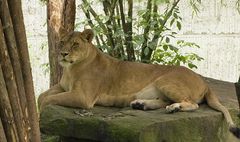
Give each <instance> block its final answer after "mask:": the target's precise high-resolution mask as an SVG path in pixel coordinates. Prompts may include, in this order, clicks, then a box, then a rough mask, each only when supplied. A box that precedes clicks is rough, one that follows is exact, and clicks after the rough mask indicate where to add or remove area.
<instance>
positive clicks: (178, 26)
mask: <svg viewBox="0 0 240 142" xmlns="http://www.w3.org/2000/svg"><path fill="white" fill-rule="evenodd" d="M177 28H178V30H179V31H180V30H181V29H182V25H181V23H180V22H179V21H177Z"/></svg>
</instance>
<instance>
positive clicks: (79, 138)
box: [40, 79, 240, 142]
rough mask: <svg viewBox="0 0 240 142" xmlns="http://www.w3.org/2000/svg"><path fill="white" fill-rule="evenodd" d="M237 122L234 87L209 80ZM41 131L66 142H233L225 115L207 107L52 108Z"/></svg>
mask: <svg viewBox="0 0 240 142" xmlns="http://www.w3.org/2000/svg"><path fill="white" fill-rule="evenodd" d="M207 82H209V84H210V86H211V87H212V88H213V89H214V91H215V92H216V93H217V94H218V96H219V98H220V100H221V102H222V103H223V104H224V105H225V106H226V107H227V108H228V109H229V110H230V112H231V114H232V116H233V118H234V121H235V122H240V121H239V118H238V117H237V113H238V102H237V98H236V95H235V92H234V89H235V88H234V84H232V83H226V82H222V81H216V80H211V79H210V80H209V79H207ZM40 128H41V132H42V133H45V134H47V135H57V136H60V137H61V139H62V141H63V142H234V141H237V140H236V139H235V138H234V137H233V136H232V134H230V133H229V131H228V127H227V124H226V121H225V119H224V117H223V115H222V113H220V112H217V111H215V110H212V109H211V108H209V107H208V106H207V105H205V104H203V105H200V108H199V109H198V110H197V111H194V112H177V113H174V114H166V113H165V110H164V109H159V110H153V111H141V110H132V109H131V108H122V109H120V108H111V107H99V106H97V107H94V109H92V110H82V109H78V108H67V107H62V106H56V105H55V106H54V105H50V106H48V107H46V109H44V111H43V112H42V113H41V118H40Z"/></svg>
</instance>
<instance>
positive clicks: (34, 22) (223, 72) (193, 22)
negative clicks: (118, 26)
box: [22, 0, 240, 95]
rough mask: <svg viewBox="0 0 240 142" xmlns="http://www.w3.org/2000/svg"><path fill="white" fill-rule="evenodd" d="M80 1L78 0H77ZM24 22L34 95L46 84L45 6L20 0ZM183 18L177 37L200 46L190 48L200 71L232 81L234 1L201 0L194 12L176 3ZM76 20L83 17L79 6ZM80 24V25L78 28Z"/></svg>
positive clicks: (237, 38)
mask: <svg viewBox="0 0 240 142" xmlns="http://www.w3.org/2000/svg"><path fill="white" fill-rule="evenodd" d="M77 2H79V3H80V1H77ZM22 5H23V12H24V20H25V26H26V30H27V37H28V44H29V52H30V56H31V63H32V71H33V77H34V85H35V91H36V95H39V94H40V93H41V92H43V91H44V90H46V89H47V88H48V84H49V81H48V80H49V77H48V76H49V73H48V64H47V62H48V53H47V51H48V49H47V33H46V31H47V29H46V21H45V20H46V7H45V5H44V4H42V3H41V2H40V0H31V1H30V0H26V1H22ZM179 7H180V11H181V15H182V18H183V23H182V30H181V31H180V35H178V38H179V39H184V40H186V41H189V42H195V43H197V44H198V45H200V46H201V48H200V49H192V50H195V51H194V52H195V53H197V54H199V55H200V56H201V57H203V58H204V59H205V60H203V61H201V62H196V63H195V64H196V65H197V66H198V69H194V70H195V71H196V72H198V73H200V74H201V75H204V76H207V77H212V78H216V79H220V80H225V81H231V82H235V81H237V79H238V76H239V75H240V24H239V23H240V15H239V14H238V13H237V10H236V7H235V1H233V0H229V1H227V0H225V1H224V2H223V4H221V1H220V0H211V1H202V5H201V6H200V7H199V13H198V15H196V14H194V15H193V16H192V14H191V13H192V9H191V7H190V5H189V4H188V3H186V1H181V2H180V4H179ZM76 16H77V20H76V21H81V20H83V19H84V18H83V17H84V16H83V15H82V11H81V10H80V9H78V10H77V14H76ZM82 29H83V28H80V30H82Z"/></svg>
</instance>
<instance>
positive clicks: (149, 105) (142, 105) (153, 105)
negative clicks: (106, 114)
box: [130, 99, 169, 110]
mask: <svg viewBox="0 0 240 142" xmlns="http://www.w3.org/2000/svg"><path fill="white" fill-rule="evenodd" d="M167 105H169V103H168V102H164V101H162V100H161V99H154V100H144V99H137V100H134V101H132V102H131V103H130V106H131V107H132V108H133V109H139V110H154V109H159V108H164V107H166V106H167Z"/></svg>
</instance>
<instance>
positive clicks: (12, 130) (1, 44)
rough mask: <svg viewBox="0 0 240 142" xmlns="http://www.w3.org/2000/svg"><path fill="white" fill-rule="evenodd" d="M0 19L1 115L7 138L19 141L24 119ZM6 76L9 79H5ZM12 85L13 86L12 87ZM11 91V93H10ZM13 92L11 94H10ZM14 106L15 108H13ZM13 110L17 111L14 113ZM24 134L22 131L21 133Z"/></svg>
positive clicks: (11, 140) (12, 141)
mask: <svg viewBox="0 0 240 142" xmlns="http://www.w3.org/2000/svg"><path fill="white" fill-rule="evenodd" d="M1 23H2V22H1V19H0V94H1V95H0V110H1V111H0V116H1V118H2V121H3V122H4V123H3V126H4V129H5V134H6V137H7V140H8V141H10V142H15V141H19V135H18V131H20V130H23V127H22V126H21V125H20V124H21V122H22V120H21V119H20V116H21V112H20V105H19V104H18V97H16V98H14V97H15V95H16V93H17V89H16V84H15V83H14V80H13V79H14V78H13V71H12V68H11V62H10V59H9V57H8V54H7V53H8V52H7V47H6V43H5V41H4V34H3V28H2V24H1ZM1 64H2V67H4V68H5V72H6V75H5V76H4V75H3V73H2V71H3V70H2V68H1ZM4 77H5V78H6V79H8V80H7V81H6V84H5V81H4ZM6 86H8V89H9V91H8V90H7V88H6ZM10 86H13V88H11V87H10ZM8 93H9V94H8ZM10 93H11V94H10ZM10 96H11V100H12V99H13V102H12V103H10V100H9V98H10ZM12 106H13V109H12ZM13 111H16V113H14V115H13V113H12V112H13ZM19 125H20V127H19V128H20V129H17V128H16V126H19ZM20 134H22V133H20ZM21 138H22V137H21Z"/></svg>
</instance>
